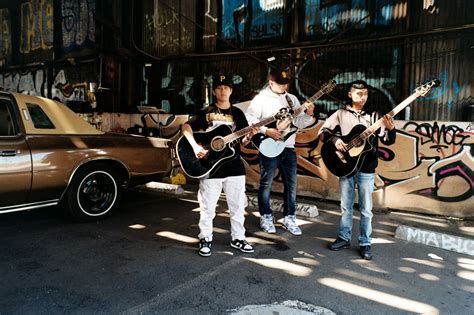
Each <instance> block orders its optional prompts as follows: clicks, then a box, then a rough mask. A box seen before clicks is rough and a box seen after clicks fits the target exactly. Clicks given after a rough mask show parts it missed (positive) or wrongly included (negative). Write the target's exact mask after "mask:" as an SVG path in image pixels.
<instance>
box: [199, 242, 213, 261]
mask: <svg viewBox="0 0 474 315" xmlns="http://www.w3.org/2000/svg"><path fill="white" fill-rule="evenodd" d="M199 255H201V256H203V257H209V256H211V242H208V241H207V240H206V239H205V238H201V239H200V240H199Z"/></svg>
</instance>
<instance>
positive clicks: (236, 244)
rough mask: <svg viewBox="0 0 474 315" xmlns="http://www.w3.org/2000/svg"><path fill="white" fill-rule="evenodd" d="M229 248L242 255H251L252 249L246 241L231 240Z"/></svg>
mask: <svg viewBox="0 0 474 315" xmlns="http://www.w3.org/2000/svg"><path fill="white" fill-rule="evenodd" d="M230 246H232V247H233V248H237V249H238V250H240V251H241V252H244V253H253V247H252V245H250V244H249V243H248V242H247V241H246V240H232V242H230Z"/></svg>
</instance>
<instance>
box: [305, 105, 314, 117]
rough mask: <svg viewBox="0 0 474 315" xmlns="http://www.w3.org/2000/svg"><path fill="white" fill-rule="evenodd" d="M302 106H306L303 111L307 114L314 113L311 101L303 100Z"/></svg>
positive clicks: (311, 114)
mask: <svg viewBox="0 0 474 315" xmlns="http://www.w3.org/2000/svg"><path fill="white" fill-rule="evenodd" d="M303 106H305V107H306V110H305V113H306V115H308V116H311V117H312V116H313V115H314V103H313V102H304V103H303Z"/></svg>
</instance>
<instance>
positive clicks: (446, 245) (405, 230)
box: [395, 225, 474, 256]
mask: <svg viewBox="0 0 474 315" xmlns="http://www.w3.org/2000/svg"><path fill="white" fill-rule="evenodd" d="M395 238H399V239H402V240H405V241H408V242H414V243H420V244H424V245H428V246H433V247H437V248H441V249H445V250H450V251H453V252H456V253H461V254H466V255H470V256H474V239H470V238H466V237H461V236H456V235H451V234H445V233H439V232H434V231H430V230H424V229H419V228H415V227H411V226H408V225H399V226H398V227H397V230H396V231H395Z"/></svg>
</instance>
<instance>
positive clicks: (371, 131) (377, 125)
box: [359, 93, 420, 140]
mask: <svg viewBox="0 0 474 315" xmlns="http://www.w3.org/2000/svg"><path fill="white" fill-rule="evenodd" d="M419 96H420V94H419V93H413V94H412V95H410V96H409V97H407V98H406V99H405V100H404V101H403V102H401V103H400V104H398V105H397V106H396V107H395V108H394V109H392V110H391V111H390V112H388V113H387V115H390V117H394V116H395V115H396V114H398V113H399V112H400V111H401V110H403V109H404V108H405V107H407V106H408V105H409V104H410V103H411V102H413V101H414V100H415V99H417V98H418V97H419ZM382 125H383V117H382V118H380V119H379V120H377V121H376V122H375V123H373V124H372V125H371V126H370V127H369V128H367V129H366V130H365V131H364V132H362V133H361V134H360V135H359V136H360V138H361V139H362V140H365V139H367V138H368V137H370V136H371V135H372V134H374V133H375V132H376V131H377V129H379V128H380V127H382Z"/></svg>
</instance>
